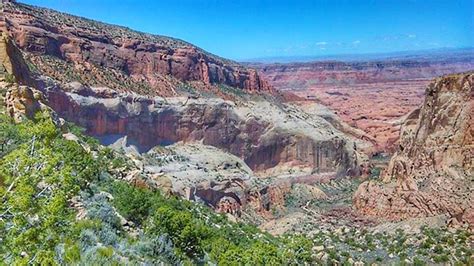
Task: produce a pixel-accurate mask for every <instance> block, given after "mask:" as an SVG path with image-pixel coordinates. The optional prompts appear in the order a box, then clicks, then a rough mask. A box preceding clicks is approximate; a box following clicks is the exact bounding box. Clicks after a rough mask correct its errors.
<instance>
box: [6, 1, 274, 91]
mask: <svg viewBox="0 0 474 266" xmlns="http://www.w3.org/2000/svg"><path fill="white" fill-rule="evenodd" d="M3 11H4V12H3V13H4V17H5V21H6V26H7V29H8V33H9V35H10V36H11V37H12V38H13V40H14V41H15V42H16V43H17V44H18V46H19V47H20V48H21V49H22V50H24V51H26V52H29V53H31V54H32V56H33V57H35V56H36V57H42V56H52V57H54V58H56V59H59V60H61V61H65V62H68V63H71V64H73V66H74V68H73V69H72V70H70V71H71V72H74V73H70V74H71V76H73V75H77V74H78V73H81V72H84V74H85V75H92V73H90V72H94V71H95V69H96V68H108V69H111V70H112V73H109V74H110V76H111V77H110V79H117V80H119V81H120V80H121V79H124V80H125V79H126V77H131V78H132V79H133V81H135V82H137V81H140V82H146V83H148V84H149V85H151V87H152V88H153V89H154V90H157V91H158V94H169V90H170V88H169V87H170V86H173V85H175V84H173V82H170V81H169V77H170V76H171V77H173V78H175V79H178V80H180V81H202V82H203V83H205V84H212V83H218V84H226V85H229V86H233V87H237V88H241V89H244V90H246V91H248V92H260V91H271V90H272V89H271V87H270V86H269V85H268V83H267V82H265V81H264V80H263V79H262V78H261V77H260V76H259V74H258V73H257V71H255V70H253V69H248V68H245V67H243V66H241V65H239V64H237V63H235V62H233V61H230V60H226V59H223V58H220V57H217V56H215V55H212V54H210V53H207V52H205V51H203V50H201V49H200V48H198V47H195V46H193V45H191V44H189V43H186V42H183V41H181V40H177V39H173V38H168V37H164V36H157V35H150V34H144V33H139V32H136V31H132V30H130V29H127V28H124V27H119V26H113V25H108V24H104V23H99V22H96V21H92V20H88V19H84V18H79V17H75V16H71V15H67V14H63V13H60V12H56V11H53V10H49V9H44V8H38V7H32V6H28V5H23V4H17V3H5V4H3ZM43 59H44V58H43ZM32 60H33V61H35V63H36V64H37V65H39V66H40V70H42V69H41V65H45V64H47V63H48V62H49V63H51V62H52V61H51V60H49V59H48V60H49V61H44V60H43V64H38V61H39V60H40V59H39V58H33V59H32ZM45 62H47V63H45ZM52 68H54V66H49V68H48V71H49V72H54V70H51V69H52ZM59 68H61V69H59V70H58V71H64V70H65V69H64V67H61V66H59ZM43 70H44V69H43ZM47 74H51V73H47ZM53 76H54V75H53ZM55 78H57V79H59V78H58V77H55ZM62 81H72V80H62ZM103 85H107V84H103ZM132 90H133V89H132ZM171 90H172V91H174V89H173V88H171ZM167 91H168V92H167ZM160 92H161V93H160Z"/></svg>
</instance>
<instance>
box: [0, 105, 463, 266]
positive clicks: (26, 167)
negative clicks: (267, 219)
mask: <svg viewBox="0 0 474 266" xmlns="http://www.w3.org/2000/svg"><path fill="white" fill-rule="evenodd" d="M68 127H69V129H68V130H67V131H68V132H72V133H74V134H75V135H76V136H77V137H78V141H73V140H66V139H65V138H64V137H63V132H61V130H59V129H58V128H57V127H56V126H55V125H54V123H53V122H52V121H51V119H50V118H49V116H47V115H41V114H40V115H39V116H38V117H37V119H36V121H25V122H23V123H19V124H14V123H12V122H11V120H10V118H9V117H7V116H5V115H0V199H1V204H0V258H1V259H0V261H2V262H3V263H4V264H8V265H10V264H17V265H18V264H19V265H25V264H52V265H55V264H68V265H69V264H73V265H78V264H79V265H81V264H87V265H91V264H93V265H111V264H114V265H116V264H156V263H160V262H164V263H166V264H205V263H217V264H223V265H263V264H267V265H276V264H277V265H280V264H284V265H288V264H304V263H310V264H316V263H321V262H326V263H329V264H335V263H344V264H348V263H349V264H351V263H353V262H354V261H364V262H368V263H373V262H375V263H380V262H383V263H395V264H405V263H413V264H416V265H424V264H425V263H434V262H435V263H446V262H450V263H453V264H460V265H461V264H464V265H466V264H467V265H469V264H472V259H471V256H472V247H471V246H470V244H469V242H470V239H472V235H471V234H470V233H468V232H466V231H463V230H458V231H454V232H453V231H451V232H450V231H449V230H443V229H429V228H425V229H423V231H422V233H421V234H418V235H407V234H405V233H403V231H397V232H395V233H393V234H385V233H383V234H382V233H376V234H374V233H370V232H367V231H366V230H355V229H351V230H342V231H340V230H336V231H324V230H316V231H315V230H310V231H313V233H314V234H313V235H312V236H311V237H304V236H301V235H285V236H281V237H274V236H271V235H269V234H267V233H264V232H262V231H260V230H259V229H257V228H256V227H254V226H252V225H248V224H244V223H234V222H230V221H228V220H227V218H226V217H225V216H223V215H220V214H216V213H214V212H213V211H212V210H210V209H209V208H207V207H205V206H203V205H200V204H197V203H194V202H189V201H186V200H183V199H180V198H177V197H166V196H163V195H162V194H161V193H160V191H158V190H150V189H145V188H139V187H134V186H131V185H129V184H127V183H125V182H123V181H120V180H117V178H115V177H114V173H115V172H116V169H121V170H122V169H126V168H127V167H128V166H127V165H128V164H129V162H128V161H127V160H126V158H124V157H123V156H122V155H120V154H119V153H116V152H113V151H112V150H110V149H108V148H103V147H101V146H100V145H98V144H97V141H95V140H94V139H92V138H88V137H85V136H83V135H82V133H81V130H80V129H79V128H77V127H74V126H72V125H69V126H68ZM0 264H2V263H0Z"/></svg>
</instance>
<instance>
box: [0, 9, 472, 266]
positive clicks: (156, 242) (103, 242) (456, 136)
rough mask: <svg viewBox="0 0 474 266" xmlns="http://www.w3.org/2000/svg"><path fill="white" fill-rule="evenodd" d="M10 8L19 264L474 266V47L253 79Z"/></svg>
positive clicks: (57, 15)
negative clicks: (439, 265)
mask: <svg viewBox="0 0 474 266" xmlns="http://www.w3.org/2000/svg"><path fill="white" fill-rule="evenodd" d="M1 10H2V11H1V14H0V31H1V40H0V61H1V64H0V77H1V78H0V79H1V82H0V92H1V94H0V145H1V150H0V197H1V199H2V202H1V204H0V258H1V259H0V260H1V261H2V262H3V263H4V264H6V265H10V264H20V265H23V264H64V265H69V264H73V265H75V264H78V265H102V264H106V265H108V264H125V265H129V264H144V265H154V264H166V265H168V264H172V265H174V264H178V265H181V264H212V265H216V264H217V265H219V264H223V265H255V264H257V265H282V264H283V265H288V264H292V265H296V264H297V265H300V264H303V265H304V264H311V265H313V264H314V265H317V264H324V265H342V264H344V265H386V264H390V265H391V264H394V265H395V264H396V265H399V264H400V265H405V264H407V265H425V264H452V265H471V264H472V263H473V262H474V255H473V253H472V252H473V247H474V236H473V232H472V230H473V228H474V227H473V226H474V205H473V202H474V196H473V189H474V187H473V183H474V128H473V126H474V109H473V108H474V53H473V51H474V50H473V49H458V50H456V49H453V50H446V51H436V52H429V53H420V54H416V53H415V54H414V55H410V56H407V55H393V56H390V57H383V58H382V57H381V58H375V59H372V58H365V59H351V60H344V59H339V60H338V59H331V60H311V61H306V62H263V61H262V62H257V61H252V62H248V61H246V62H236V61H233V60H230V59H225V58H222V57H220V56H218V55H214V54H212V53H209V52H207V51H206V50H204V49H202V48H199V47H197V46H195V45H193V44H191V43H188V42H185V41H182V40H179V39H175V38H172V37H165V36H161V35H154V34H148V33H142V32H138V31H135V30H132V29H129V28H126V27H122V26H116V25H111V24H106V23H102V22H98V21H95V20H90V19H87V18H82V17H77V16H74V15H69V14H66V13H61V12H58V11H54V10H52V9H47V8H42V7H35V6H31V5H27V4H23V3H17V2H16V1H7V0H3V1H1Z"/></svg>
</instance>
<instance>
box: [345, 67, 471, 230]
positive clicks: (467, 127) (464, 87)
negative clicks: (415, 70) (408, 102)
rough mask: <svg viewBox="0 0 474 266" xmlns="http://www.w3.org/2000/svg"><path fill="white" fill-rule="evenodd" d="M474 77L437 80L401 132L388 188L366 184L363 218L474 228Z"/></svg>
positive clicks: (360, 204)
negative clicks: (435, 219)
mask: <svg viewBox="0 0 474 266" xmlns="http://www.w3.org/2000/svg"><path fill="white" fill-rule="evenodd" d="M473 151H474V74H472V73H471V74H460V75H452V76H446V77H443V78H439V79H437V80H436V81H435V82H434V83H432V84H431V85H430V86H429V87H428V89H427V90H426V98H425V100H424V103H423V105H422V106H421V109H419V110H415V111H414V112H412V113H411V114H410V115H409V117H408V119H407V120H406V121H405V124H404V125H403V127H402V130H401V136H400V147H399V151H398V152H397V153H396V154H395V155H394V156H393V158H392V160H391V161H390V164H389V167H388V169H386V171H385V172H384V174H383V181H384V182H385V183H386V184H379V183H375V182H374V181H370V182H365V183H363V184H361V186H360V187H359V189H358V191H357V192H356V194H355V195H354V203H355V206H356V207H357V208H358V209H359V210H360V211H361V212H363V213H366V214H370V215H377V216H383V217H388V218H392V219H397V218H407V217H421V216H434V215H437V214H448V215H450V216H451V217H454V218H456V220H457V221H465V222H468V223H470V224H471V225H472V224H474V215H473V214H474V212H473V211H474V210H473V205H472V203H473V202H474V197H473V193H472V188H473V185H474V161H473V160H474V153H473Z"/></svg>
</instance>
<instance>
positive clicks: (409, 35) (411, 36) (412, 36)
mask: <svg viewBox="0 0 474 266" xmlns="http://www.w3.org/2000/svg"><path fill="white" fill-rule="evenodd" d="M408 38H411V39H414V38H416V34H408Z"/></svg>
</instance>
